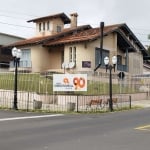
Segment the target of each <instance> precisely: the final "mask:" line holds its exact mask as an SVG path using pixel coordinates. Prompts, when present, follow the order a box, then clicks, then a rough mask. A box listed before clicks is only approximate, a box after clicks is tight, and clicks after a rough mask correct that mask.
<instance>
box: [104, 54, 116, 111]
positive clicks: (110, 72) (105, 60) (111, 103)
mask: <svg viewBox="0 0 150 150" xmlns="http://www.w3.org/2000/svg"><path fill="white" fill-rule="evenodd" d="M104 63H105V66H106V72H107V69H109V110H110V111H113V101H112V69H114V72H115V66H116V64H117V57H116V56H113V57H112V63H113V65H111V64H109V57H105V58H104Z"/></svg>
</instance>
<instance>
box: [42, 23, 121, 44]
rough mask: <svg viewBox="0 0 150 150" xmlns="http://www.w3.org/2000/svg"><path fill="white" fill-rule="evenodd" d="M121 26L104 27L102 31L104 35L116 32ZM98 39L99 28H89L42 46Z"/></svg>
mask: <svg viewBox="0 0 150 150" xmlns="http://www.w3.org/2000/svg"><path fill="white" fill-rule="evenodd" d="M121 25H123V24H117V25H111V26H105V27H104V31H103V32H104V35H105V34H108V33H110V32H113V31H115V30H117V29H118V28H119V27H120V26H121ZM98 37H100V28H91V29H88V30H83V31H80V32H78V33H75V34H72V35H69V36H64V37H62V38H59V39H56V40H52V41H47V42H46V43H45V44H44V46H54V45H59V44H65V43H76V42H83V41H91V40H95V39H97V38H98Z"/></svg>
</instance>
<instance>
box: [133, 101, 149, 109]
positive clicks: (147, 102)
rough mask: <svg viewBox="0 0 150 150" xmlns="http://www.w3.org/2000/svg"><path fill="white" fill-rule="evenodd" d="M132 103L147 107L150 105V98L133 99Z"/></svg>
mask: <svg viewBox="0 0 150 150" xmlns="http://www.w3.org/2000/svg"><path fill="white" fill-rule="evenodd" d="M131 105H132V106H140V107H144V108H147V107H150V100H140V101H132V102H131Z"/></svg>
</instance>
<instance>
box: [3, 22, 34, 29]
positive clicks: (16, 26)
mask: <svg viewBox="0 0 150 150" xmlns="http://www.w3.org/2000/svg"><path fill="white" fill-rule="evenodd" d="M0 24H6V25H10V26H15V27H21V28H30V29H34V28H33V27H28V26H22V25H16V24H11V23H6V22H1V21H0Z"/></svg>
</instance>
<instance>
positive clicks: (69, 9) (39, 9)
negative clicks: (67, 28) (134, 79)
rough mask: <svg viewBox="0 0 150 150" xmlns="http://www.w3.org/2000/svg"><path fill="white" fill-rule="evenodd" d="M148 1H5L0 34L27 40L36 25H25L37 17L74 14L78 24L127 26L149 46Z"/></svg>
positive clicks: (2, 2)
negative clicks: (76, 15)
mask: <svg viewBox="0 0 150 150" xmlns="http://www.w3.org/2000/svg"><path fill="white" fill-rule="evenodd" d="M149 8H150V0H4V1H1V8H0V32H2V33H7V34H12V35H16V36H21V37H25V38H29V37H32V36H34V35H35V25H34V24H33V23H27V21H28V20H31V19H35V18H37V17H43V16H47V15H52V14H57V13H61V12H64V13H65V14H66V15H68V16H69V15H70V14H71V13H74V12H77V13H78V15H79V17H78V25H85V24H90V25H91V26H92V27H98V26H99V24H100V22H101V21H104V22H105V25H110V24H118V23H126V24H127V25H128V26H129V28H130V29H131V30H132V31H133V33H134V34H135V35H136V36H137V38H138V39H139V40H140V41H141V42H142V43H143V44H144V45H147V44H149V45H150V41H149V40H148V39H147V36H148V34H150V12H149Z"/></svg>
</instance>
